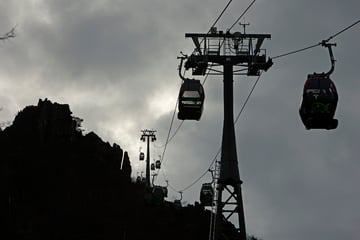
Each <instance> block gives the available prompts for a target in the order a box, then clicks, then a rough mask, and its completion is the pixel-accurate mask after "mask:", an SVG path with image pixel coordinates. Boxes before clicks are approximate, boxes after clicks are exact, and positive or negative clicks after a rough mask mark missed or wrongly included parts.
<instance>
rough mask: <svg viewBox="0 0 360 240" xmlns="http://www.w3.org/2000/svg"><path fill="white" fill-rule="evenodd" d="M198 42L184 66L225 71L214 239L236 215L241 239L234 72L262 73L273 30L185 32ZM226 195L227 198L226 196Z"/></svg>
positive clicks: (242, 223)
mask: <svg viewBox="0 0 360 240" xmlns="http://www.w3.org/2000/svg"><path fill="white" fill-rule="evenodd" d="M185 37H186V38H191V39H192V40H193V42H194V44H195V50H194V52H193V54H192V55H190V56H189V57H186V58H187V60H186V62H185V69H190V68H191V69H192V74H193V75H205V74H206V73H207V72H208V74H211V75H223V81H224V88H223V93H224V122H223V135H222V147H221V160H220V176H219V179H218V185H217V189H216V191H217V192H216V196H217V202H216V205H217V207H216V209H217V210H216V217H215V221H214V234H213V235H212V236H211V238H212V239H216V240H220V239H223V238H224V237H223V236H222V232H223V228H224V227H225V226H224V222H225V221H224V220H229V219H230V218H231V217H232V216H234V215H237V216H238V218H237V221H238V224H235V225H237V226H236V228H237V230H238V233H239V234H240V236H241V240H246V228H245V217H244V207H243V200H242V193H241V184H242V181H241V180H240V174H239V166H238V160H237V152H236V139H235V128H234V112H233V76H234V75H247V76H259V75H260V73H261V71H263V70H265V71H267V70H268V69H269V68H270V67H271V66H272V61H271V59H266V51H265V50H264V49H261V45H262V43H263V42H264V40H265V39H267V38H270V37H271V35H270V34H246V33H240V32H235V33H230V32H222V31H217V29H216V28H212V29H211V31H210V32H209V33H206V34H200V33H186V34H185ZM224 191H226V192H224ZM225 195H226V199H225ZM223 198H224V199H223Z"/></svg>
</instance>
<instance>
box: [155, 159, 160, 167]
mask: <svg viewBox="0 0 360 240" xmlns="http://www.w3.org/2000/svg"><path fill="white" fill-rule="evenodd" d="M160 166H161V161H160V160H156V162H155V168H157V169H160Z"/></svg>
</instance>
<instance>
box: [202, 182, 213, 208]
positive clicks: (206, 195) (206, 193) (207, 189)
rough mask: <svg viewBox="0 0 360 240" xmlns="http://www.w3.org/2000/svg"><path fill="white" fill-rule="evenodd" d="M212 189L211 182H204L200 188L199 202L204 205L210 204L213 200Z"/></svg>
mask: <svg viewBox="0 0 360 240" xmlns="http://www.w3.org/2000/svg"><path fill="white" fill-rule="evenodd" d="M213 196H214V189H213V187H212V186H211V183H204V184H203V185H202V187H201V190H200V202H201V204H202V205H204V206H211V205H212V202H213Z"/></svg>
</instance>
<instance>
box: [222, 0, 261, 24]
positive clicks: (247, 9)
mask: <svg viewBox="0 0 360 240" xmlns="http://www.w3.org/2000/svg"><path fill="white" fill-rule="evenodd" d="M255 1H256V0H253V1H252V2H251V3H250V5H249V6H248V7H247V8H246V9H245V11H244V12H243V13H242V14H241V15H240V17H238V19H236V21H235V22H234V23H233V25H231V27H230V28H229V29H228V31H230V30H231V29H233V27H235V25H236V24H237V23H238V22H239V21H240V19H241V18H242V17H243V16H244V15H245V14H246V13H247V11H249V9H250V8H251V6H252V5H253V4H254V3H255Z"/></svg>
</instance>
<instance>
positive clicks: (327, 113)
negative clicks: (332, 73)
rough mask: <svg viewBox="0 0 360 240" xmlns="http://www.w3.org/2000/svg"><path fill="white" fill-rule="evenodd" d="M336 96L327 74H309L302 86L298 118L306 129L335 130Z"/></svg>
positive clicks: (333, 85) (336, 121) (334, 88)
mask: <svg viewBox="0 0 360 240" xmlns="http://www.w3.org/2000/svg"><path fill="white" fill-rule="evenodd" d="M337 102H338V94H337V91H336V87H335V84H334V82H333V81H332V80H331V79H330V77H329V75H328V74H317V73H314V74H310V75H308V78H307V80H306V82H305V85H304V91H303V96H302V103H301V106H300V110H299V113H300V117H301V120H302V122H303V124H304V125H305V128H306V129H327V130H331V129H335V128H337V126H338V120H337V119H334V115H335V111H336V106H337Z"/></svg>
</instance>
